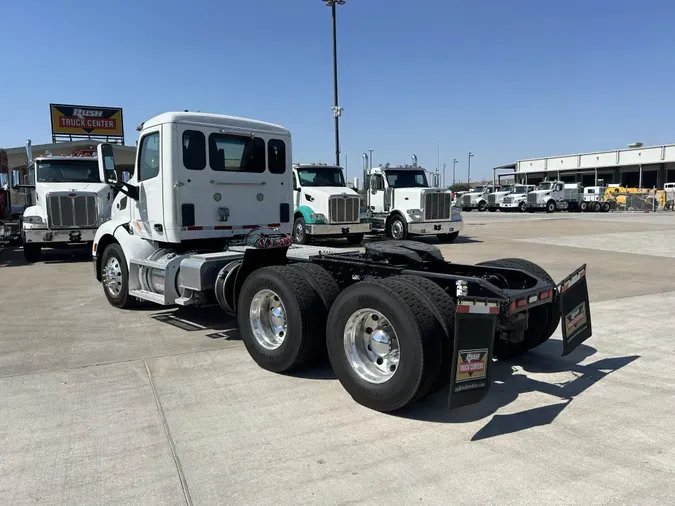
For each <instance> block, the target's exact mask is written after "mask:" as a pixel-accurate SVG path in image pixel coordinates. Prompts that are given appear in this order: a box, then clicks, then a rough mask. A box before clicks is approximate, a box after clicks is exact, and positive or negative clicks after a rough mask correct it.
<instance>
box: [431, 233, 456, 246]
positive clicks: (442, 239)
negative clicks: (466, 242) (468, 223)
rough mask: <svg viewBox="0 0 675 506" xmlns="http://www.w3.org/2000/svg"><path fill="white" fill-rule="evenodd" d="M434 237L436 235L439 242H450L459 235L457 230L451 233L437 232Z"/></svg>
mask: <svg viewBox="0 0 675 506" xmlns="http://www.w3.org/2000/svg"><path fill="white" fill-rule="evenodd" d="M436 237H438V240H439V241H440V242H444V243H450V242H453V241H454V240H455V239H457V238H458V237H459V232H452V233H451V234H437V235H436Z"/></svg>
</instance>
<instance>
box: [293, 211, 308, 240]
mask: <svg viewBox="0 0 675 506" xmlns="http://www.w3.org/2000/svg"><path fill="white" fill-rule="evenodd" d="M309 241H310V237H309V234H308V233H307V225H306V224H305V219H304V218H303V217H302V216H299V217H298V218H297V219H296V220H295V222H293V242H294V243H296V244H309Z"/></svg>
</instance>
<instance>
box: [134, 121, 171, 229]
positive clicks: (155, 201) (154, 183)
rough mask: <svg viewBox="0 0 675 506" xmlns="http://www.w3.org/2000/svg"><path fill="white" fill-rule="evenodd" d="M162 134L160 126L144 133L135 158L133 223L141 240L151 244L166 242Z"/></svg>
mask: <svg viewBox="0 0 675 506" xmlns="http://www.w3.org/2000/svg"><path fill="white" fill-rule="evenodd" d="M160 130H161V126H157V127H154V128H150V129H148V130H146V131H144V132H143V134H142V136H141V138H140V139H139V142H138V146H139V147H138V153H137V155H136V167H137V169H136V171H137V175H136V177H137V181H138V200H137V201H136V202H135V205H134V219H135V220H136V223H137V224H136V228H137V229H138V231H139V234H140V235H141V237H143V238H145V239H151V240H162V239H163V238H164V213H163V210H164V195H163V192H162V178H161V174H160V173H161V167H162V150H161V132H160Z"/></svg>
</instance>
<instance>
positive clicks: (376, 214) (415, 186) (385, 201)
mask: <svg viewBox="0 0 675 506" xmlns="http://www.w3.org/2000/svg"><path fill="white" fill-rule="evenodd" d="M363 160H364V168H363V171H364V174H363V180H364V182H365V189H364V193H365V200H366V214H367V219H368V220H370V222H371V223H372V229H373V231H374V232H384V233H385V234H386V236H387V237H389V238H391V239H401V240H405V239H408V238H409V237H411V236H415V235H422V236H429V235H435V236H436V237H437V238H438V240H439V241H441V242H452V241H454V240H455V239H457V237H458V236H459V233H460V232H461V231H462V229H463V228H464V222H463V220H462V214H461V213H460V212H459V209H457V208H455V207H454V206H453V205H452V192H451V191H450V190H443V189H440V188H432V187H431V186H430V185H429V182H428V181H427V175H426V171H425V170H424V168H422V167H420V166H418V165H417V158H416V157H415V155H413V164H412V165H396V166H393V165H390V164H385V165H380V166H379V167H373V168H368V155H367V154H365V153H364V154H363Z"/></svg>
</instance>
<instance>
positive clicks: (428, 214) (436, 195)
mask: <svg viewBox="0 0 675 506" xmlns="http://www.w3.org/2000/svg"><path fill="white" fill-rule="evenodd" d="M451 208H452V195H451V194H450V193H444V192H429V193H425V194H424V219H425V220H449V219H450V213H451Z"/></svg>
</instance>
